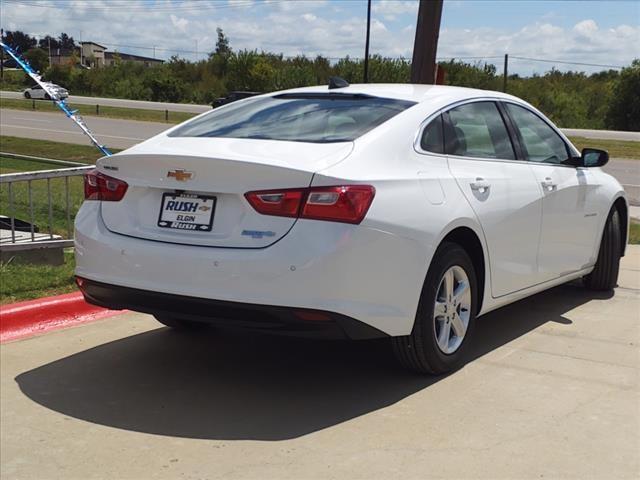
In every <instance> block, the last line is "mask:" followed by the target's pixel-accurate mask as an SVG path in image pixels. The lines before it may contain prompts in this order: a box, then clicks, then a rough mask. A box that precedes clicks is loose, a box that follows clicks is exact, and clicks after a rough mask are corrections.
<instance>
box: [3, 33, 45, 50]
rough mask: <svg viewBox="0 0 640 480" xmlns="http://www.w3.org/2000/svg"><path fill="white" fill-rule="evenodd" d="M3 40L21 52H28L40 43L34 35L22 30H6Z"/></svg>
mask: <svg viewBox="0 0 640 480" xmlns="http://www.w3.org/2000/svg"><path fill="white" fill-rule="evenodd" d="M2 41H3V42H4V43H6V44H7V45H9V46H10V47H11V48H13V49H14V50H17V51H19V52H26V51H27V50H29V49H30V48H33V47H35V46H36V45H37V44H38V41H37V40H36V39H35V38H34V37H31V36H29V35H28V34H26V33H24V32H21V31H20V30H14V31H11V30H9V31H7V32H5V34H4V36H3V37H2Z"/></svg>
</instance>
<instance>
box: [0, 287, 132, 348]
mask: <svg viewBox="0 0 640 480" xmlns="http://www.w3.org/2000/svg"><path fill="white" fill-rule="evenodd" d="M119 313H122V312H121V311H120V310H108V309H106V308H102V307H96V306H95V305H91V304H89V303H87V302H85V301H84V297H83V296H82V293H80V292H74V293H68V294H66V295H56V296H54V297H45V298H38V299H36V300H29V301H27V302H19V303H10V304H8V305H3V306H0V343H5V342H8V341H11V340H18V339H20V338H25V337H31V336H34V335H38V334H40V333H44V332H49V331H51V330H59V329H61V328H66V327H70V326H74V325H80V324H83V323H88V322H92V321H94V320H100V319H102V318H106V317H110V316H112V315H117V314H119Z"/></svg>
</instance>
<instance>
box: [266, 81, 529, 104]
mask: <svg viewBox="0 0 640 480" xmlns="http://www.w3.org/2000/svg"><path fill="white" fill-rule="evenodd" d="M285 92H286V93H321V92H334V93H351V94H356V93H360V94H365V95H373V96H376V97H386V98H394V99H398V100H408V101H411V102H416V103H422V102H429V103H431V102H432V101H437V103H440V102H443V101H444V102H446V103H453V102H457V101H460V100H467V99H471V98H481V97H494V98H504V99H510V100H517V101H519V102H522V100H521V99H519V98H517V97H514V96H513V95H508V94H506V93H502V92H496V91H493V90H480V89H477V88H466V87H453V86H449V85H421V84H410V83H358V84H353V85H349V86H348V87H343V88H334V89H331V90H329V89H328V87H327V86H326V85H321V86H316V87H302V88H294V89H291V90H285ZM285 92H282V91H280V92H274V94H276V95H277V94H281V93H285Z"/></svg>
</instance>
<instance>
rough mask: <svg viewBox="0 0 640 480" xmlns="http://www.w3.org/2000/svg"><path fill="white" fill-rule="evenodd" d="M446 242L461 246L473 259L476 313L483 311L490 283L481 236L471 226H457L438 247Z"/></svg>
mask: <svg viewBox="0 0 640 480" xmlns="http://www.w3.org/2000/svg"><path fill="white" fill-rule="evenodd" d="M444 242H450V243H455V244H456V245H460V246H461V247H462V248H463V249H464V250H465V251H466V252H467V254H468V255H469V257H470V258H471V262H472V263H473V268H474V269H475V272H476V280H477V282H478V290H479V295H478V307H477V310H476V313H479V312H481V311H482V306H483V303H484V296H485V292H486V288H487V283H488V281H489V270H488V269H487V265H488V262H487V254H486V251H485V248H484V246H483V244H482V242H481V240H480V235H478V233H476V231H475V230H474V229H472V228H471V227H469V226H457V227H455V228H453V229H452V230H451V231H449V232H448V233H447V234H446V235H445V236H444V237H443V238H442V240H440V243H439V244H438V247H440V245H442V244H443V243H444Z"/></svg>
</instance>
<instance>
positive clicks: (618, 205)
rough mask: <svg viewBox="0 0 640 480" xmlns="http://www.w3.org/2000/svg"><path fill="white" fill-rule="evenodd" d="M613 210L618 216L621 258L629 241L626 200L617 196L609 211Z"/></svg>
mask: <svg viewBox="0 0 640 480" xmlns="http://www.w3.org/2000/svg"><path fill="white" fill-rule="evenodd" d="M614 208H615V209H616V210H618V215H620V230H621V231H620V241H621V242H622V245H621V246H620V252H622V255H621V256H623V257H624V254H625V251H626V248H627V242H628V240H629V239H628V236H629V206H628V205H627V201H626V199H625V198H624V197H623V196H619V197H618V198H616V199H615V201H614V202H613V206H612V207H611V209H612V210H613V209H614Z"/></svg>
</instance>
